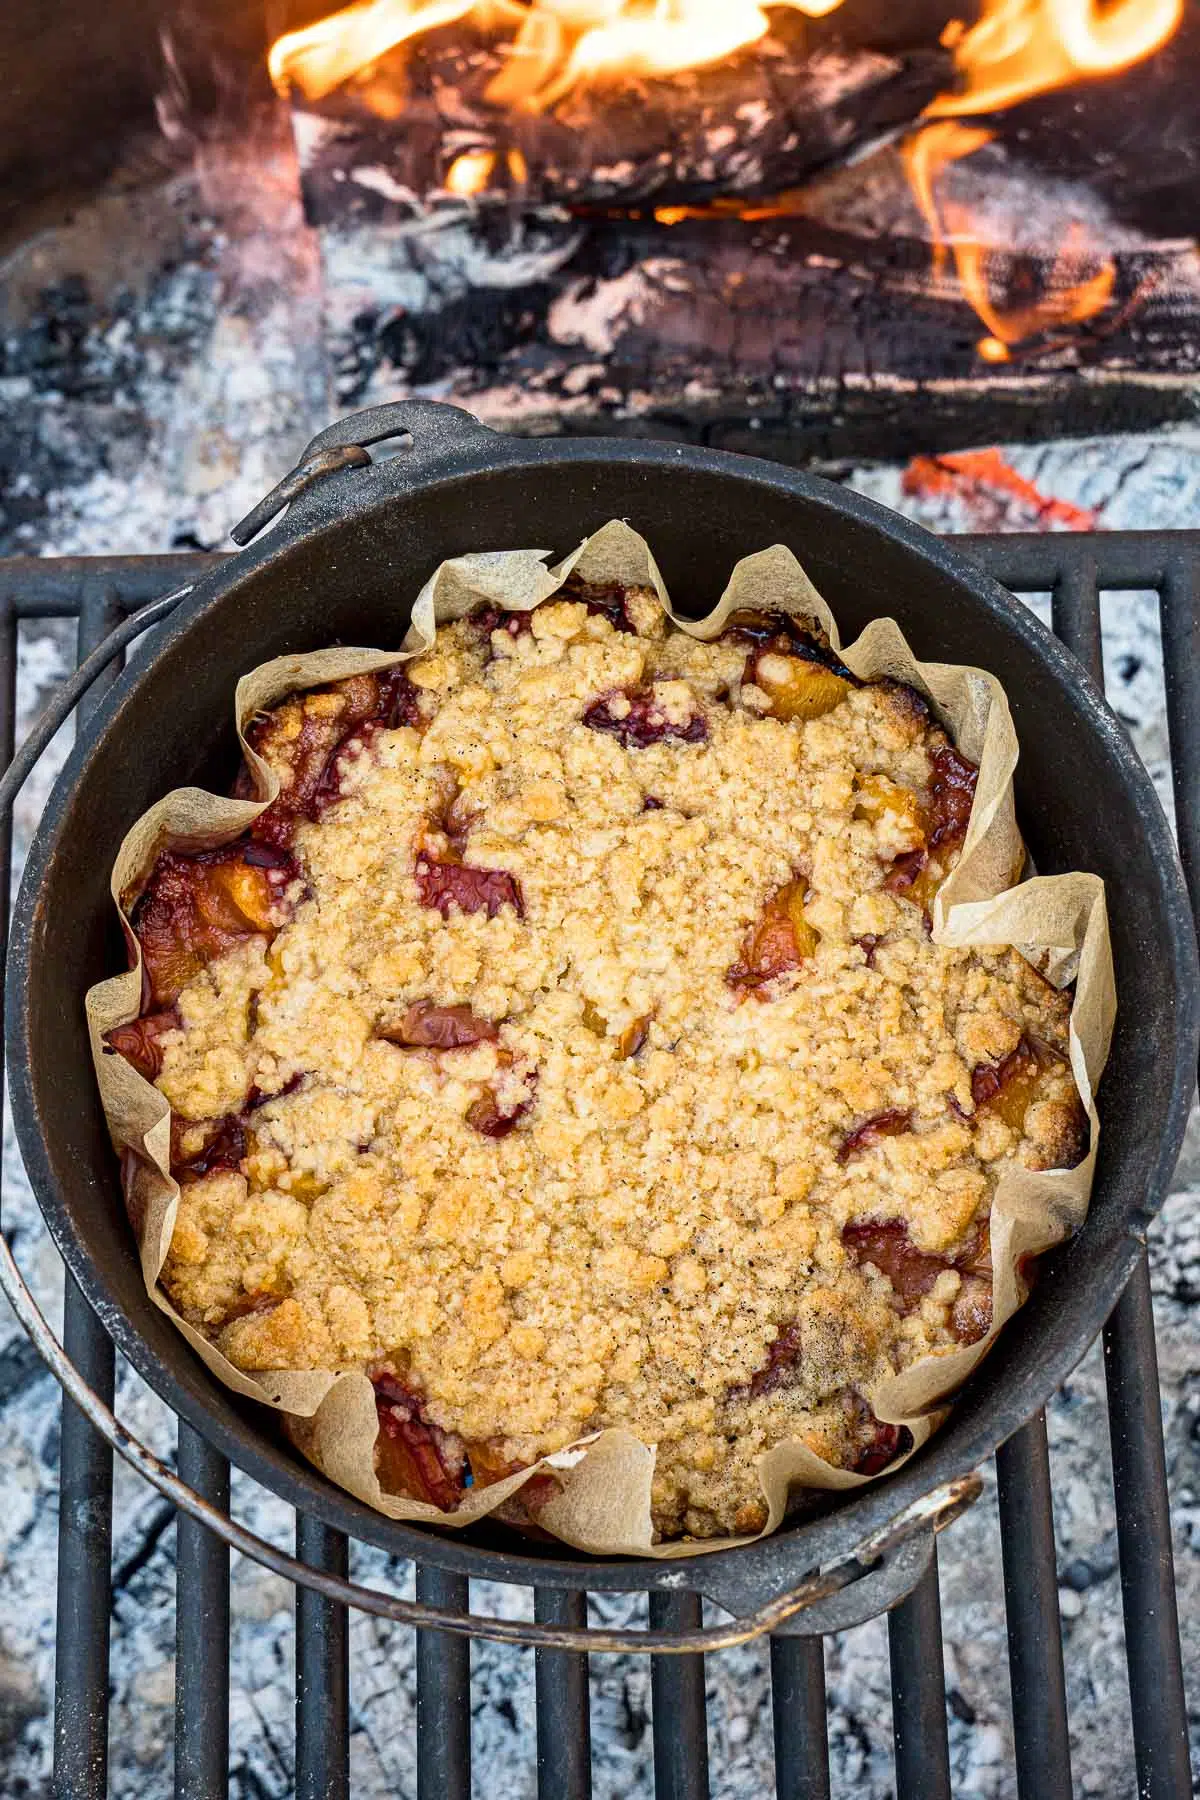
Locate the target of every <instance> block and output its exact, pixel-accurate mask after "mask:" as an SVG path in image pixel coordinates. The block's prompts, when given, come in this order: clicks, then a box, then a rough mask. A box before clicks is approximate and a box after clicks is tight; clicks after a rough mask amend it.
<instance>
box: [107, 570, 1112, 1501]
mask: <svg viewBox="0 0 1200 1800" xmlns="http://www.w3.org/2000/svg"><path fill="white" fill-rule="evenodd" d="M255 738H256V744H257V748H258V749H259V751H260V753H261V754H262V755H263V756H264V757H265V758H266V759H267V761H268V762H269V763H270V764H271V765H272V766H273V767H274V768H275V769H276V770H277V771H278V773H279V775H280V778H281V780H282V782H283V784H284V785H283V793H282V795H281V799H280V801H279V802H277V803H276V805H275V806H274V807H273V808H272V809H270V811H269V812H268V813H266V814H264V815H263V817H262V819H261V820H260V821H259V823H258V825H256V826H255V827H254V828H253V831H252V832H251V834H250V835H249V836H248V838H247V839H245V840H243V841H242V842H240V843H239V844H238V845H234V846H230V847H228V848H227V849H226V850H224V851H218V852H209V853H206V854H205V855H202V856H198V857H190V858H189V857H183V856H166V857H163V858H161V859H160V862H159V864H158V865H157V866H156V869H155V871H154V872H153V874H152V876H151V878H150V881H149V883H148V886H147V888H146V891H145V892H144V894H143V896H142V898H141V900H140V902H139V904H138V907H137V909H136V911H135V914H134V923H135V929H136V930H137V931H138V935H139V937H140V939H141V942H142V946H143V951H144V954H145V966H146V971H147V983H146V986H147V1008H146V1015H145V1016H144V1017H143V1018H142V1019H141V1020H140V1021H138V1022H137V1024H135V1025H133V1026H130V1027H122V1028H120V1030H119V1031H118V1032H116V1033H114V1034H112V1041H113V1044H114V1047H115V1048H117V1049H119V1050H122V1051H123V1052H124V1053H125V1054H127V1055H129V1056H130V1058H131V1059H132V1060H134V1061H135V1062H136V1063H137V1065H138V1066H139V1067H140V1068H142V1069H143V1071H144V1072H145V1073H147V1074H148V1075H149V1076H151V1077H152V1078H153V1079H155V1080H156V1082H157V1085H158V1086H159V1088H160V1089H161V1090H162V1092H163V1093H164V1094H165V1095H166V1097H167V1099H168V1100H169V1101H170V1103H171V1107H172V1109H173V1112H174V1115H175V1137H174V1166H175V1170H176V1173H177V1175H178V1177H179V1179H180V1182H181V1185H182V1197H181V1202H180V1208H179V1219H178V1224H177V1226H176V1230H175V1234H174V1239H173V1242H172V1245H171V1251H170V1256H169V1259H168V1261H167V1265H166V1268H165V1270H164V1275H163V1280H164V1284H165V1286H166V1289H167V1291H168V1293H169V1294H170V1296H171V1298H172V1299H173V1301H174V1303H175V1304H176V1306H177V1307H178V1308H179V1309H180V1311H181V1312H182V1313H183V1315H184V1316H185V1317H186V1318H187V1319H188V1320H190V1321H191V1322H192V1323H193V1324H195V1325H196V1326H198V1327H199V1328H200V1329H201V1330H203V1331H204V1332H205V1333H206V1334H207V1335H209V1336H210V1337H211V1338H212V1340H213V1341H214V1342H215V1343H217V1344H218V1345H219V1346H220V1348H221V1349H222V1350H223V1351H224V1352H225V1354H226V1355H227V1356H228V1357H229V1358H230V1359H231V1360H232V1361H233V1362H234V1363H235V1364H237V1365H238V1366H239V1367H241V1368H243V1369H246V1370H277V1369H315V1368H343V1367H348V1368H365V1369H367V1370H368V1371H369V1372H370V1373H371V1374H372V1376H373V1378H374V1379H375V1381H376V1388H377V1393H378V1396H379V1409H380V1421H381V1433H380V1440H379V1450H378V1457H379V1466H380V1472H381V1478H382V1479H383V1480H384V1483H385V1486H389V1487H391V1488H392V1489H393V1490H394V1491H400V1492H408V1493H412V1494H415V1495H417V1496H419V1497H422V1498H431V1499H434V1500H435V1501H437V1503H438V1504H440V1505H443V1506H453V1505H454V1504H456V1502H457V1500H458V1498H459V1497H460V1496H461V1494H462V1493H463V1491H464V1489H465V1487H466V1486H467V1485H468V1484H469V1483H471V1482H472V1481H474V1482H486V1481H490V1480H494V1479H496V1478H497V1476H498V1475H501V1474H503V1473H505V1472H507V1471H508V1470H510V1469H512V1468H514V1467H518V1466H521V1465H524V1464H527V1463H529V1462H531V1461H533V1460H534V1459H536V1458H538V1457H539V1456H542V1455H544V1454H546V1453H548V1452H551V1451H554V1450H558V1449H560V1448H562V1447H563V1446H565V1445H567V1444H570V1443H571V1442H572V1441H573V1440H575V1439H577V1438H579V1437H580V1436H582V1435H584V1434H586V1433H588V1432H592V1431H595V1430H597V1429H598V1428H600V1427H603V1426H609V1425H621V1426H625V1427H627V1428H628V1429H630V1430H631V1431H633V1432H635V1433H636V1434H637V1435H638V1436H639V1437H641V1438H642V1439H643V1440H644V1441H645V1442H647V1443H649V1444H653V1445H656V1446H657V1462H656V1473H655V1479H654V1489H653V1511H654V1522H655V1527H656V1529H657V1531H658V1532H659V1533H660V1534H662V1535H663V1536H671V1535H675V1534H679V1533H681V1532H688V1533H693V1534H696V1535H702V1536H707V1535H716V1534H721V1533H726V1532H731V1531H741V1530H746V1529H752V1528H755V1527H756V1526H757V1525H759V1524H761V1522H762V1519H763V1507H762V1499H761V1491H760V1488H759V1483H758V1478H757V1474H756V1467H755V1465H756V1459H757V1458H758V1457H759V1456H760V1455H761V1454H762V1452H763V1451H764V1450H766V1449H769V1448H770V1447H771V1446H772V1445H774V1444H776V1443H778V1442H780V1441H781V1440H783V1439H785V1438H800V1439H803V1440H805V1441H806V1442H808V1443H809V1444H810V1445H811V1446H812V1447H813V1448H814V1449H815V1450H816V1451H817V1452H818V1453H819V1454H820V1455H822V1456H824V1457H826V1458H827V1459H829V1460H830V1461H832V1462H834V1463H837V1464H840V1465H842V1466H844V1467H852V1468H857V1469H860V1470H864V1471H868V1472H869V1471H873V1470H875V1469H877V1468H881V1467H883V1466H884V1465H885V1464H886V1463H887V1462H888V1461H889V1460H890V1459H891V1457H892V1456H893V1455H894V1454H895V1453H896V1452H897V1450H898V1449H899V1448H901V1447H902V1446H901V1444H900V1442H899V1436H900V1434H898V1433H897V1432H896V1430H895V1429H894V1428H892V1427H888V1426H884V1425H881V1424H880V1422H879V1421H878V1420H877V1419H876V1418H875V1416H874V1414H873V1412H872V1410H871V1407H870V1405H869V1403H868V1401H867V1399H866V1397H865V1396H866V1395H868V1394H869V1393H871V1392H872V1391H874V1389H875V1387H876V1386H877V1384H878V1383H879V1382H880V1381H881V1380H882V1379H884V1378H885V1377H887V1376H888V1375H889V1374H891V1373H892V1372H894V1371H897V1370H899V1369H901V1368H903V1367H905V1366H906V1365H908V1364H910V1363H912V1362H913V1361H914V1360H915V1359H916V1358H918V1357H920V1356H922V1355H923V1354H925V1353H926V1352H929V1351H936V1350H939V1349H949V1348H953V1347H955V1346H957V1345H958V1344H961V1343H964V1342H972V1341H975V1340H977V1339H978V1338H979V1337H981V1336H982V1335H984V1334H985V1333H986V1331H987V1330H988V1328H989V1326H990V1321H991V1264H990V1255H989V1242H988V1219H989V1212H990V1207H991V1200H992V1194H993V1192H994V1189H995V1185H996V1180H997V1177H998V1176H999V1174H1000V1173H1001V1172H1002V1171H1003V1170H1004V1168H1005V1167H1006V1166H1008V1165H1009V1164H1011V1163H1012V1161H1013V1160H1014V1159H1016V1160H1017V1161H1019V1162H1022V1163H1024V1164H1025V1165H1026V1166H1027V1167H1032V1168H1048V1167H1057V1166H1062V1165H1065V1164H1068V1163H1070V1162H1072V1161H1074V1160H1076V1159H1077V1158H1078V1156H1079V1155H1080V1154H1081V1153H1082V1148H1083V1135H1082V1133H1083V1114H1082V1109H1081V1108H1080V1105H1079V1101H1078V1098H1077V1095H1076V1093H1075V1088H1074V1083H1073V1081H1072V1078H1071V1075H1070V1071H1069V1068H1068V1066H1067V1063H1066V1060H1065V1053H1066V1044H1067V1017H1068V1004H1069V1003H1068V1000H1067V998H1066V997H1064V996H1061V995H1059V994H1057V993H1055V992H1054V991H1053V989H1051V988H1050V987H1049V986H1048V984H1047V983H1046V982H1044V981H1043V980H1042V979H1041V977H1040V976H1038V975H1037V974H1036V973H1035V972H1034V970H1033V969H1032V968H1030V967H1029V965H1028V964H1027V963H1025V962H1024V961H1023V960H1022V959H1021V957H1020V956H1018V955H1017V954H1016V953H1015V952H1014V951H1011V950H1007V949H1003V950H996V951H994V952H987V951H979V950H974V949H972V950H954V949H947V948H944V947H942V946H939V945H936V944H934V943H933V942H932V941H931V939H930V936H929V928H928V927H929V920H928V908H929V906H930V905H931V903H932V897H933V894H934V892H935V891H936V888H937V885H938V883H939V882H940V881H941V880H942V879H943V878H944V876H945V874H946V873H947V872H948V870H949V868H950V867H951V866H952V865H953V862H954V860H955V858H956V856H957V854H958V849H959V846H960V844H961V841H962V836H963V832H964V830H965V826H966V820H967V816H968V813H969V810H970V801H971V795H972V793H973V789H974V770H973V769H972V768H971V766H970V765H969V764H967V763H965V762H964V761H963V759H962V758H961V757H960V756H958V754H957V753H956V752H955V751H954V749H953V746H951V745H949V743H948V741H947V739H946V737H945V734H944V733H943V732H942V731H941V730H940V728H939V727H938V726H937V725H936V724H934V723H933V722H932V720H931V719H930V717H929V714H928V712H927V710H926V708H925V706H924V704H923V703H922V702H921V701H920V700H919V698H918V697H917V696H916V695H914V694H913V693H912V692H911V690H909V689H906V688H902V687H899V686H897V685H896V684H889V683H874V684H870V685H861V684H859V683H858V682H856V681H855V680H854V678H853V677H852V676H850V674H849V672H848V671H846V670H845V669H843V668H842V667H841V665H840V664H838V662H837V660H836V658H835V657H833V656H832V655H831V654H830V653H829V652H828V650H827V649H825V648H823V647H822V646H820V645H818V644H816V643H815V642H814V641H813V640H811V639H808V638H805V637H804V636H803V634H801V633H800V632H799V631H798V630H797V629H796V627H795V626H794V624H791V623H789V622H787V621H785V620H783V619H781V618H780V617H777V616H774V617H773V616H770V615H744V616H741V615H738V616H735V618H734V620H733V621H732V622H731V627H730V629H729V630H728V631H727V632H726V633H725V634H724V635H723V637H722V638H721V639H719V640H718V641H716V642H714V643H711V644H703V643H699V642H697V641H696V640H694V639H693V638H691V637H690V636H688V635H687V634H685V633H682V632H679V631H677V630H675V629H673V628H672V627H670V626H669V623H668V621H667V620H666V619H665V617H664V615H663V614H662V611H661V609H660V607H659V605H658V602H657V599H656V598H655V596H654V595H653V594H652V593H650V592H649V591H648V590H643V589H632V590H628V591H620V590H600V589H588V588H585V587H584V586H582V584H579V583H575V584H574V585H573V586H572V585H569V586H568V588H567V590H565V595H560V596H558V597H556V598H555V599H553V600H551V601H548V602H545V603H544V604H543V605H541V606H540V607H539V608H537V609H536V610H535V611H534V612H533V613H531V614H526V615H502V614H498V613H489V614H486V615H477V616H475V617H473V618H470V619H467V620H463V621H461V622H458V623H455V624H452V625H446V626H443V627H442V628H441V629H439V631H438V633H437V639H436V643H435V644H434V646H433V648H432V649H431V650H429V651H428V652H427V653H426V654H424V655H423V656H421V657H420V658H419V659H417V660H416V661H414V662H411V663H409V664H408V665H407V666H406V668H405V670H404V671H403V672H402V673H401V672H396V673H394V674H392V675H390V676H387V677H384V678H380V677H370V676H369V677H359V678H355V679H354V680H352V681H347V682H342V683H337V684H335V685H334V686H333V687H332V688H330V689H326V690H323V691H320V692H317V693H314V694H311V695H307V696H300V697H297V698H295V699H293V700H291V701H289V702H286V703H284V704H283V705H282V706H280V707H279V708H277V709H276V710H275V711H274V712H273V713H272V714H270V715H268V716H267V717H265V718H264V719H262V720H260V721H259V722H258V725H257V727H256V730H255ZM528 1499H529V1510H530V1511H532V1510H534V1508H535V1506H536V1501H537V1490H536V1489H534V1490H533V1492H531V1493H530V1494H529V1496H528Z"/></svg>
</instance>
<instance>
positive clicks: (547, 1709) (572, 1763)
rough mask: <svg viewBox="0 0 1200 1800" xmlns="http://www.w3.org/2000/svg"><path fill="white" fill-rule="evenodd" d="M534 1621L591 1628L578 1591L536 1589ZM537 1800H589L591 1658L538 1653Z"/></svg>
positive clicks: (583, 1598)
mask: <svg viewBox="0 0 1200 1800" xmlns="http://www.w3.org/2000/svg"><path fill="white" fill-rule="evenodd" d="M533 1607H534V1617H535V1618H536V1619H537V1620H538V1621H539V1623H540V1624H543V1625H570V1626H573V1627H574V1628H575V1629H577V1630H583V1629H584V1627H585V1626H586V1625H587V1595H586V1594H585V1593H582V1592H580V1591H578V1590H575V1591H572V1590H570V1589H566V1590H559V1589H555V1588H538V1589H537V1590H536V1591H535V1593H534V1597H533ZM534 1671H535V1682H536V1687H537V1766H538V1800H591V1793H592V1726H591V1717H590V1713H589V1697H588V1659H587V1657H586V1656H581V1655H579V1654H578V1653H577V1652H575V1651H571V1650H538V1651H537V1652H536V1654H535V1656H534Z"/></svg>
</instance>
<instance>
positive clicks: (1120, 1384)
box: [1054, 559, 1197, 1800]
mask: <svg viewBox="0 0 1200 1800" xmlns="http://www.w3.org/2000/svg"><path fill="white" fill-rule="evenodd" d="M1081 560H1082V559H1081ZM1172 560H1173V563H1174V565H1175V567H1174V569H1173V571H1172V580H1171V582H1170V583H1169V584H1168V581H1167V577H1166V571H1165V569H1159V570H1155V571H1154V575H1155V579H1153V580H1152V581H1150V585H1151V586H1154V587H1157V588H1158V589H1159V593H1160V615H1161V616H1163V617H1166V616H1168V615H1171V614H1174V613H1176V612H1177V611H1180V612H1185V613H1188V614H1190V613H1191V612H1192V610H1193V609H1192V606H1191V601H1192V597H1193V594H1194V589H1192V587H1191V584H1190V582H1188V581H1186V580H1185V579H1182V576H1183V573H1184V566H1183V565H1182V564H1181V562H1180V560H1179V559H1172ZM1129 572H1130V573H1132V571H1129ZM1087 579H1088V591H1087V592H1086V593H1085V591H1084V586H1083V581H1082V579H1079V580H1077V581H1075V582H1073V583H1072V584H1071V586H1070V587H1069V589H1064V585H1063V583H1062V582H1061V581H1060V582H1059V583H1056V585H1055V590H1054V628H1055V630H1056V631H1057V632H1058V634H1059V636H1060V637H1061V638H1062V640H1063V642H1064V643H1065V644H1066V646H1067V648H1068V649H1069V650H1070V651H1072V652H1073V654H1074V655H1076V656H1077V657H1078V658H1079V660H1080V661H1081V662H1082V663H1083V665H1084V667H1085V668H1086V669H1087V671H1088V673H1089V675H1091V677H1092V679H1093V680H1094V681H1096V682H1097V683H1098V684H1099V685H1100V686H1101V687H1103V685H1104V664H1103V658H1102V655H1101V639H1100V594H1099V577H1098V571H1097V569H1096V565H1095V562H1094V559H1088V564H1087ZM1112 579H1114V578H1113V577H1108V580H1112ZM1107 584H1108V581H1107V580H1106V585H1107ZM1172 600H1173V601H1174V602H1175V604H1174V605H1172V604H1171V601H1172ZM1172 625H1174V620H1172ZM1193 629H1194V625H1193ZM1164 654H1165V645H1164ZM1174 676H1175V681H1174V696H1173V708H1172V710H1173V712H1174V714H1175V716H1176V717H1177V718H1178V719H1179V721H1180V725H1181V726H1182V724H1183V722H1184V721H1185V720H1186V719H1187V717H1188V715H1189V713H1190V714H1191V715H1192V718H1193V721H1194V715H1195V704H1194V699H1195V685H1196V673H1195V668H1194V665H1193V667H1192V669H1191V670H1190V671H1189V669H1188V667H1187V665H1186V664H1185V665H1181V666H1180V667H1178V668H1177V669H1176V670H1175V671H1174ZM1184 683H1187V684H1188V686H1189V687H1190V689H1191V696H1192V701H1193V704H1192V705H1191V706H1190V707H1189V706H1188V705H1187V704H1186V696H1187V692H1188V688H1185V687H1184V686H1183V685H1182V684H1184ZM1171 700H1172V696H1171V694H1168V701H1169V702H1171ZM1192 823H1193V822H1192V821H1189V826H1190V825H1191V824H1192ZM1193 847H1194V846H1193ZM1193 876H1194V864H1193ZM1196 899H1197V895H1196V893H1195V890H1194V889H1193V891H1192V900H1193V905H1195V902H1196ZM1104 1370H1105V1377H1106V1380H1107V1384H1108V1422H1109V1434H1110V1437H1111V1441H1112V1457H1113V1488H1114V1492H1115V1495H1116V1503H1117V1545H1118V1549H1119V1552H1120V1559H1121V1598H1122V1603H1123V1606H1124V1612H1125V1640H1126V1655H1127V1661H1128V1665H1129V1697H1130V1705H1131V1708H1132V1712H1133V1717H1134V1719H1135V1720H1137V1722H1138V1730H1137V1731H1136V1732H1135V1734H1134V1735H1135V1753H1136V1757H1137V1768H1138V1792H1139V1795H1140V1796H1142V1797H1143V1800H1174V1797H1175V1796H1178V1795H1180V1794H1183V1793H1186V1791H1187V1787H1188V1784H1189V1782H1190V1775H1189V1771H1188V1738H1187V1705H1186V1701H1185V1699H1184V1692H1183V1658H1182V1653H1181V1649H1180V1643H1179V1619H1178V1614H1177V1609H1176V1599H1175V1571H1174V1562H1173V1558H1172V1555H1171V1514H1170V1502H1169V1499H1168V1495H1167V1470H1166V1458H1165V1456H1164V1453H1163V1435H1162V1412H1161V1407H1160V1403H1159V1386H1158V1353H1157V1350H1156V1347H1155V1342H1154V1313H1153V1308H1152V1305H1151V1299H1150V1264H1149V1259H1148V1257H1147V1255H1146V1254H1145V1252H1143V1254H1142V1257H1141V1260H1140V1262H1139V1263H1138V1266H1137V1268H1136V1269H1135V1271H1134V1274H1133V1277H1132V1279H1131V1281H1130V1283H1129V1285H1128V1287H1127V1288H1126V1290H1125V1292H1124V1294H1123V1295H1122V1296H1121V1298H1120V1300H1119V1301H1118V1302H1117V1304H1116V1306H1115V1307H1114V1309H1113V1313H1112V1316H1111V1318H1110V1319H1109V1321H1108V1323H1107V1324H1106V1325H1105V1327H1104Z"/></svg>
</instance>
